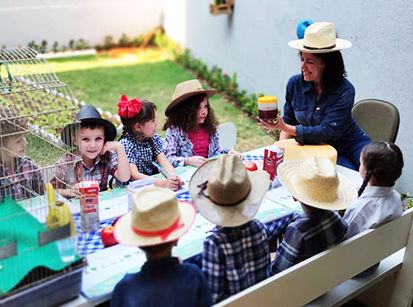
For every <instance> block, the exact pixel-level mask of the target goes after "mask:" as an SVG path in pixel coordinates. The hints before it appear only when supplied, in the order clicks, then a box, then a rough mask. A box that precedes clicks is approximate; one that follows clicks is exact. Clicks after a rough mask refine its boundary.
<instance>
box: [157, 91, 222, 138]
mask: <svg viewBox="0 0 413 307" xmlns="http://www.w3.org/2000/svg"><path fill="white" fill-rule="evenodd" d="M205 97H207V96H206V95H205V94H198V95H194V96H190V97H188V98H187V99H185V100H184V101H181V102H180V103H179V104H178V105H177V106H175V107H174V108H173V109H172V110H171V113H170V115H169V116H168V117H167V119H166V123H165V125H164V126H163V129H164V130H166V129H168V128H170V127H172V126H176V127H178V128H181V129H182V130H183V131H185V132H188V131H195V130H197V129H198V123H197V112H198V108H199V106H200V104H201V102H202V101H203V100H204V98H205ZM207 108H208V115H207V117H206V118H205V121H204V122H203V123H202V124H201V125H200V127H201V128H204V129H205V130H206V131H207V132H208V133H209V135H212V134H215V133H216V131H217V126H218V121H217V119H216V118H215V114H214V110H213V109H212V108H211V105H210V103H209V101H208V105H207Z"/></svg>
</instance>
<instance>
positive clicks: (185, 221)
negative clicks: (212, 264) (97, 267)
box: [111, 187, 212, 307]
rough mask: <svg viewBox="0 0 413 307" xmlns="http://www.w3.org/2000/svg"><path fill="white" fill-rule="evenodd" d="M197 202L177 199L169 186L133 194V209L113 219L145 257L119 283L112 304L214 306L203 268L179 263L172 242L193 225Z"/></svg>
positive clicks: (124, 239) (118, 232) (121, 237)
mask: <svg viewBox="0 0 413 307" xmlns="http://www.w3.org/2000/svg"><path fill="white" fill-rule="evenodd" d="M195 214H196V212H195V208H194V207H193V206H192V205H191V204H190V203H186V202H181V201H178V200H177V198H176V194H175V193H174V192H173V191H172V190H170V189H166V188H160V187H153V188H148V189H145V190H142V191H140V192H138V193H136V194H134V195H133V206H132V211H131V212H129V213H127V214H126V215H124V216H123V217H121V218H120V219H119V220H118V221H117V222H116V224H115V237H116V239H117V240H118V241H119V242H120V243H122V244H126V245H134V246H138V247H139V248H140V249H141V250H143V251H144V252H145V255H146V259H147V261H146V262H145V263H144V265H143V266H142V267H141V269H140V272H138V273H134V274H126V276H125V277H124V278H123V279H122V280H121V281H119V283H118V284H117V285H116V287H115V289H114V291H113V295H112V302H111V306H122V307H125V306H134V307H139V306H142V307H150V306H175V307H181V306H194V307H195V306H211V305H212V301H211V293H210V291H209V288H208V284H207V283H206V281H205V278H204V276H203V274H202V272H201V270H200V269H199V268H198V267H197V266H195V265H192V264H181V263H180V262H179V260H178V258H176V257H172V255H171V254H172V252H171V251H172V248H173V246H175V245H176V244H177V242H178V239H179V238H180V237H181V236H182V235H184V234H185V233H186V232H187V231H188V230H189V228H190V227H191V225H192V223H193V221H194V218H195Z"/></svg>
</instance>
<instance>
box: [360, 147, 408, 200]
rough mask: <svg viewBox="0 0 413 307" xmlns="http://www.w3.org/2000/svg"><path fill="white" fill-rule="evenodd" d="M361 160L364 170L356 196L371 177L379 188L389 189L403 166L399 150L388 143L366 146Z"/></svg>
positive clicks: (361, 191) (399, 174)
mask: <svg viewBox="0 0 413 307" xmlns="http://www.w3.org/2000/svg"><path fill="white" fill-rule="evenodd" d="M361 160H362V162H363V165H364V168H365V170H366V176H365V177H364V180H363V184H362V185H361V187H360V189H359V191H358V194H359V196H360V195H361V194H362V193H363V191H364V189H365V188H366V186H367V184H368V182H369V181H370V179H371V177H374V179H375V180H376V181H377V183H378V184H379V185H380V186H388V187H391V186H393V185H394V184H395V182H396V180H397V179H398V178H399V177H400V176H401V174H402V168H403V166H404V162H403V154H402V152H401V150H400V148H399V147H398V146H397V145H395V144H393V143H390V142H375V143H370V144H368V145H366V146H365V147H364V148H363V150H362V151H361Z"/></svg>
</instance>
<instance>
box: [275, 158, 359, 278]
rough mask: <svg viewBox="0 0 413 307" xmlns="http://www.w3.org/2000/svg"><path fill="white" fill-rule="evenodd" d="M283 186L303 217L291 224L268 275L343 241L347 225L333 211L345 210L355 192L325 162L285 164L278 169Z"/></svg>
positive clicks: (344, 178)
mask: <svg viewBox="0 0 413 307" xmlns="http://www.w3.org/2000/svg"><path fill="white" fill-rule="evenodd" d="M277 172H278V175H279V179H280V181H281V182H282V184H283V185H284V186H285V187H286V188H287V189H288V190H289V191H290V193H291V195H292V196H293V197H294V198H295V199H296V200H298V201H299V202H300V204H301V207H302V208H303V211H304V214H302V215H301V216H299V217H298V218H297V219H296V220H295V221H294V222H292V223H290V224H289V225H288V226H287V228H286V230H285V234H284V239H283V241H282V242H281V244H280V245H279V246H278V248H277V251H276V255H275V259H274V261H273V262H272V263H271V265H270V266H269V267H268V273H269V275H273V274H276V273H278V272H280V271H282V270H285V269H287V268H289V267H291V266H293V265H294V264H297V263H299V262H300V261H303V260H305V259H307V258H310V257H311V256H314V255H315V254H318V253H320V252H322V251H323V250H326V249H327V248H329V247H331V246H333V245H335V244H337V243H339V242H341V241H342V240H344V239H345V238H346V231H347V224H346V222H345V221H344V220H343V219H342V218H341V217H340V216H339V214H338V213H336V212H335V211H333V210H342V209H345V208H347V207H348V206H349V205H350V204H351V203H352V201H354V200H355V199H356V196H357V193H356V188H355V187H354V186H353V185H352V183H351V182H350V181H349V180H348V179H347V178H346V177H344V176H342V175H341V174H339V173H337V172H336V168H335V165H334V164H333V163H332V162H331V161H330V160H329V159H327V158H323V157H310V158H307V159H304V160H288V161H284V162H283V163H281V164H280V165H279V166H278V170H277Z"/></svg>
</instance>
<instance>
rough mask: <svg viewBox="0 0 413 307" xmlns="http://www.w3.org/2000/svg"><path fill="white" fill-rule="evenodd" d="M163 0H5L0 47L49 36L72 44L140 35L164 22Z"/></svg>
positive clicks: (0, 19) (0, 14) (0, 13)
mask: <svg viewBox="0 0 413 307" xmlns="http://www.w3.org/2000/svg"><path fill="white" fill-rule="evenodd" d="M161 20H162V0H150V1H148V0H36V1H33V0H19V1H16V0H1V1H0V33H1V38H0V46H2V45H6V46H7V48H13V47H17V46H25V45H26V44H27V43H28V42H29V41H31V40H35V41H36V42H37V43H40V41H41V40H42V39H46V40H47V42H48V46H49V47H50V46H51V45H52V44H53V42H54V41H57V42H58V43H59V45H66V46H67V44H68V42H69V40H71V39H80V38H83V39H85V40H86V41H88V42H89V43H90V44H92V45H95V44H99V43H100V44H101V43H102V42H103V38H104V37H105V35H113V36H114V38H115V39H117V38H119V37H120V35H121V34H122V33H126V34H127V35H129V36H136V35H139V34H143V33H146V32H147V31H149V30H151V29H152V28H154V27H155V26H158V25H160V24H161Z"/></svg>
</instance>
